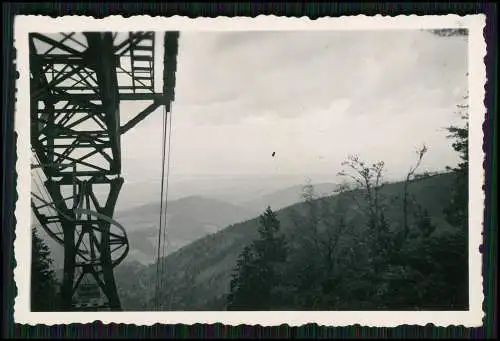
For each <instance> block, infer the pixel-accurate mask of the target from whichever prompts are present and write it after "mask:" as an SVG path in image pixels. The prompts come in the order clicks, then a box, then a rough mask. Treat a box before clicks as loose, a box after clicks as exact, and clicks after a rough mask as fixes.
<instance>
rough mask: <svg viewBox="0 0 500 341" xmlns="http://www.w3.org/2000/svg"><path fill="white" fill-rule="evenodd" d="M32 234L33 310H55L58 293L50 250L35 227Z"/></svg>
mask: <svg viewBox="0 0 500 341" xmlns="http://www.w3.org/2000/svg"><path fill="white" fill-rule="evenodd" d="M31 236H32V243H31V246H32V247H31V310H32V311H53V310H56V309H57V302H58V295H57V289H56V286H57V281H56V278H55V273H54V270H53V269H52V259H51V258H50V250H49V248H48V246H47V245H46V244H45V242H44V241H43V240H42V239H41V238H40V237H39V236H38V234H37V231H36V229H35V228H32V230H31Z"/></svg>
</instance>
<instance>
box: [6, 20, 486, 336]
mask: <svg viewBox="0 0 500 341" xmlns="http://www.w3.org/2000/svg"><path fill="white" fill-rule="evenodd" d="M485 23H486V17H485V15H482V14H478V15H467V16H462V17H461V16H458V15H443V16H435V15H426V16H417V15H409V16H404V15H401V16H395V17H391V16H382V15H376V16H365V15H358V16H345V17H338V18H331V17H323V18H319V19H316V20H311V19H309V18H307V17H302V18H294V17H291V18H289V17H276V16H263V15H260V16H257V17H256V18H249V17H234V18H229V17H217V18H201V17H200V18H194V19H191V18H187V17H180V16H173V17H160V16H156V17H151V16H134V17H129V18H124V17H122V16H110V17H107V18H104V19H96V18H94V17H86V16H64V17H58V18H51V17H45V16H17V17H15V21H14V44H15V48H16V50H17V60H16V64H17V71H18V72H19V79H18V80H17V83H16V89H17V92H16V99H17V100H16V112H15V116H14V119H15V122H14V127H15V131H16V133H17V146H16V147H17V158H18V159H17V163H16V171H17V176H18V178H17V179H18V181H17V193H18V199H17V202H16V208H15V218H16V222H17V224H16V227H15V235H16V237H15V241H14V253H15V259H16V262H17V266H16V268H15V269H14V279H15V283H16V286H17V290H18V295H17V297H16V298H15V304H14V321H15V323H23V324H30V325H35V324H45V325H54V324H70V323H91V322H94V321H101V322H103V323H126V324H135V325H153V324H156V323H162V324H178V323H182V324H195V323H208V324H213V323H223V324H226V325H240V324H246V325H262V326H275V325H281V324H288V325H290V326H300V325H304V324H308V323H317V324H318V325H325V326H350V325H354V324H359V325H362V326H368V327H396V326H399V325H405V324H408V325H426V324H429V323H431V324H434V325H435V326H443V327H446V326H449V325H462V326H465V327H479V326H481V325H482V319H483V317H484V312H483V309H482V304H483V299H484V294H483V277H482V256H481V253H480V252H479V247H480V245H481V244H482V229H483V213H484V199H485V195H484V192H483V189H482V186H483V184H484V170H483V161H484V157H485V156H484V152H483V149H482V144H483V130H482V124H483V122H484V119H485V114H486V108H485V106H484V102H483V101H484V95H485V90H484V87H485V84H486V67H485V65H484V57H485V55H486V42H485V40H484V36H483V29H484V27H485ZM439 28H467V29H468V30H469V38H468V45H469V56H468V57H469V61H468V63H469V70H468V71H469V76H468V77H469V105H470V107H469V109H470V113H469V129H470V130H469V164H470V166H469V167H470V168H469V169H470V171H469V179H470V181H469V198H470V199H469V212H470V213H469V232H470V233H469V268H470V271H469V299H470V309H469V310H468V311H411V312H406V311H372V312H370V311H279V312H274V311H257V312H228V311H212V312H209V311H203V312H201V311H200V312H196V311H195V312H185V311H170V312H153V311H151V312H130V311H126V312H31V311H30V298H29V297H30V294H29V291H30V271H29V269H30V262H31V254H30V253H31V251H30V250H31V246H30V245H31V232H30V226H31V222H30V219H31V214H30V190H31V188H30V187H31V181H30V178H31V174H30V155H31V154H30V153H31V151H30V114H29V113H30V109H29V108H30V94H29V88H30V86H29V84H30V83H29V48H28V33H30V32H44V33H56V32H81V31H118V32H119V31H122V32H123V31H173V30H178V31H181V32H182V31H264V30H265V31H268V30H288V31H290V30H293V31H299V30H300V31H302V30H308V31H312V30H317V31H321V30H345V31H352V30H398V29H439Z"/></svg>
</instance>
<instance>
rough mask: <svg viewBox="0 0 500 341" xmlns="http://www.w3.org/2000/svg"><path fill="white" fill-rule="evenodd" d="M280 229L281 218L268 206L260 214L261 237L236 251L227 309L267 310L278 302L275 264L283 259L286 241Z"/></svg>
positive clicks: (277, 279)
mask: <svg viewBox="0 0 500 341" xmlns="http://www.w3.org/2000/svg"><path fill="white" fill-rule="evenodd" d="M279 231H280V222H279V220H278V218H277V217H276V214H275V213H274V212H273V211H272V210H271V208H270V207H268V208H267V209H266V211H265V212H264V213H263V214H262V215H261V216H260V226H259V229H258V232H259V236H260V238H259V239H257V240H255V241H254V242H253V243H252V244H250V245H249V246H247V247H245V248H244V249H243V250H242V252H241V253H240V255H239V258H238V261H237V264H236V267H235V269H234V271H233V278H232V280H231V284H230V294H229V295H228V299H227V301H228V302H227V309H228V310H269V309H272V307H273V306H274V305H279V303H280V298H279V295H275V294H274V293H273V290H274V288H275V287H277V286H278V285H279V283H280V272H279V271H278V267H279V265H280V263H283V262H284V261H285V260H286V242H285V239H284V237H283V236H281V235H279Z"/></svg>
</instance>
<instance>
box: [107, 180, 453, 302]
mask: <svg viewBox="0 0 500 341" xmlns="http://www.w3.org/2000/svg"><path fill="white" fill-rule="evenodd" d="M454 179H455V178H454V176H453V174H440V175H436V176H430V177H427V178H424V179H419V180H415V181H413V184H412V186H410V193H412V195H414V196H415V198H416V199H417V200H418V201H419V202H421V203H422V204H423V205H424V208H425V209H427V210H428V212H429V214H430V216H431V217H432V221H433V223H434V224H436V225H437V226H438V230H437V231H436V233H437V235H439V234H440V233H442V232H443V231H448V230H449V229H450V226H449V225H448V223H447V222H446V221H445V218H444V213H443V205H444V204H445V203H447V202H449V199H450V195H451V193H452V190H451V189H452V188H453V186H454ZM402 188H403V183H401V182H399V183H392V184H387V185H385V186H384V188H383V189H382V192H381V193H383V194H384V195H385V196H387V198H388V200H389V202H391V206H390V210H389V211H388V212H387V213H388V214H387V217H386V218H387V219H389V220H390V221H393V222H394V223H397V220H398V219H399V218H398V217H399V216H400V210H401V206H400V205H401V200H394V198H396V196H397V195H400V194H401V191H402ZM337 198H338V195H335V196H330V197H325V198H321V199H318V200H319V201H322V202H324V203H327V204H328V205H335V202H336V200H337ZM355 207H356V205H354V204H353V205H351V208H350V209H349V212H348V213H347V215H348V216H350V218H349V220H350V221H351V222H354V224H357V223H356V221H359V212H358V211H357V210H356V208H355ZM304 209H305V208H304V205H303V203H297V204H294V205H292V206H289V207H286V208H284V209H282V210H279V211H278V212H277V215H278V218H279V220H280V221H281V225H282V228H283V232H284V233H285V234H286V235H288V237H289V238H291V240H292V243H293V239H294V238H300V231H299V234H297V231H295V230H294V228H293V225H294V224H293V223H292V221H291V215H290V213H291V212H292V211H297V210H298V211H299V212H300V211H303V210H304ZM258 221H259V219H258V217H256V218H254V219H251V220H248V221H245V222H241V223H237V224H234V225H230V226H228V227H227V228H225V229H223V230H221V231H219V232H217V233H215V234H210V235H207V236H205V237H203V238H200V239H198V240H196V241H195V242H193V243H190V244H189V245H186V246H184V247H182V248H181V249H179V250H178V251H177V252H174V253H173V254H171V255H169V256H168V257H167V258H166V264H167V265H166V268H167V269H168V271H167V273H166V274H165V276H166V277H165V280H166V283H168V289H167V290H168V295H167V296H169V297H171V299H170V301H171V302H169V306H170V307H171V309H172V310H221V309H222V310H223V309H224V302H225V298H224V294H226V293H227V292H228V290H229V281H230V279H231V271H232V269H233V268H234V266H235V263H236V259H237V256H238V254H239V252H240V251H241V250H242V249H243V247H244V246H245V245H248V243H249V242H250V241H251V240H252V239H253V238H255V237H256V236H257V227H258ZM346 238H349V237H348V236H347V237H346ZM126 266H127V265H124V266H123V268H122V269H121V270H120V271H119V272H118V273H117V283H118V287H119V292H120V297H122V302H123V305H124V309H125V310H150V309H151V306H150V304H151V302H150V301H149V300H150V299H151V295H152V293H153V292H154V290H153V287H151V284H148V283H154V281H155V269H154V266H150V267H144V268H142V270H140V269H138V268H137V267H134V271H136V274H137V275H135V276H134V278H130V277H128V276H121V275H120V274H123V273H126V272H127V271H126ZM137 287H140V288H141V291H140V292H137V291H136V290H135V289H134V288H137Z"/></svg>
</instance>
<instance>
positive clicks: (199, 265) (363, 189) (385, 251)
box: [117, 114, 468, 310]
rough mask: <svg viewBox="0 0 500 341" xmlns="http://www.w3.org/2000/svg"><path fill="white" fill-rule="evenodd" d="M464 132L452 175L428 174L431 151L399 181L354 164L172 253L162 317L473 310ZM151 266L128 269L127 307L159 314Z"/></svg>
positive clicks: (459, 131)
mask: <svg viewBox="0 0 500 341" xmlns="http://www.w3.org/2000/svg"><path fill="white" fill-rule="evenodd" d="M463 118H464V120H465V121H466V120H467V115H466V114H465V115H464V117H463ZM467 132H468V125H467V123H465V125H464V126H463V127H450V128H449V133H450V137H451V138H452V140H453V144H452V147H453V148H454V150H455V151H456V152H457V153H458V154H459V155H460V159H461V162H460V163H459V164H458V166H457V167H455V168H449V169H448V170H447V171H446V172H443V173H441V174H429V173H427V172H419V167H420V163H421V161H422V159H423V158H424V157H425V153H426V152H427V147H426V146H423V147H422V148H420V149H419V150H418V151H417V153H416V158H415V164H414V165H412V166H411V167H409V171H408V174H407V176H406V178H405V180H404V181H402V182H397V183H386V182H384V171H385V169H384V163H383V162H377V163H373V164H371V163H367V162H364V161H362V160H361V159H360V158H358V157H357V156H351V157H349V158H348V160H346V161H345V162H344V163H343V164H342V167H343V168H342V170H341V171H340V172H339V174H340V175H342V176H344V177H345V178H346V179H348V180H349V181H348V182H346V183H345V184H344V185H343V186H339V188H338V190H337V193H335V194H333V195H331V196H329V197H323V198H316V197H315V191H314V186H312V185H306V186H304V191H303V200H302V202H301V203H298V204H295V205H292V206H289V207H286V208H284V209H282V210H279V211H277V212H274V211H273V210H272V208H271V207H268V209H267V210H266V211H265V212H264V213H263V214H262V215H261V216H260V217H259V218H256V219H252V220H249V221H246V222H243V223H240V224H235V225H232V226H229V227H228V228H226V229H224V230H222V231H219V232H218V233H215V234H211V235H209V236H207V237H205V238H202V239H200V240H198V241H195V242H194V243H192V244H190V245H188V246H186V247H184V248H182V249H181V250H179V251H178V252H175V253H174V254H172V255H170V256H168V257H167V258H166V259H165V260H164V262H165V263H164V264H165V269H166V272H165V277H164V278H162V281H163V286H162V287H163V290H162V291H161V293H160V297H159V305H160V309H161V310H377V309H381V310H398V309H401V310H414V309H417V310H421V309H423V310H466V309H468V231H467V229H468V218H467V216H468V215H467V203H468V198H467V178H468V172H467V170H468V159H467V155H468V152H467V139H468V135H467ZM154 269H155V266H151V267H149V268H140V267H135V268H134V273H135V274H136V275H135V276H133V277H130V278H129V277H128V276H127V278H126V277H125V276H122V275H120V272H121V273H123V274H124V273H127V272H128V271H127V269H125V268H122V269H121V270H119V272H118V273H117V281H118V283H119V287H120V294H121V297H122V300H123V304H124V307H125V309H127V310H151V309H153V302H154V300H155V298H154V297H153V296H154V287H153V285H154V283H155V271H154ZM131 280H132V281H131Z"/></svg>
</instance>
